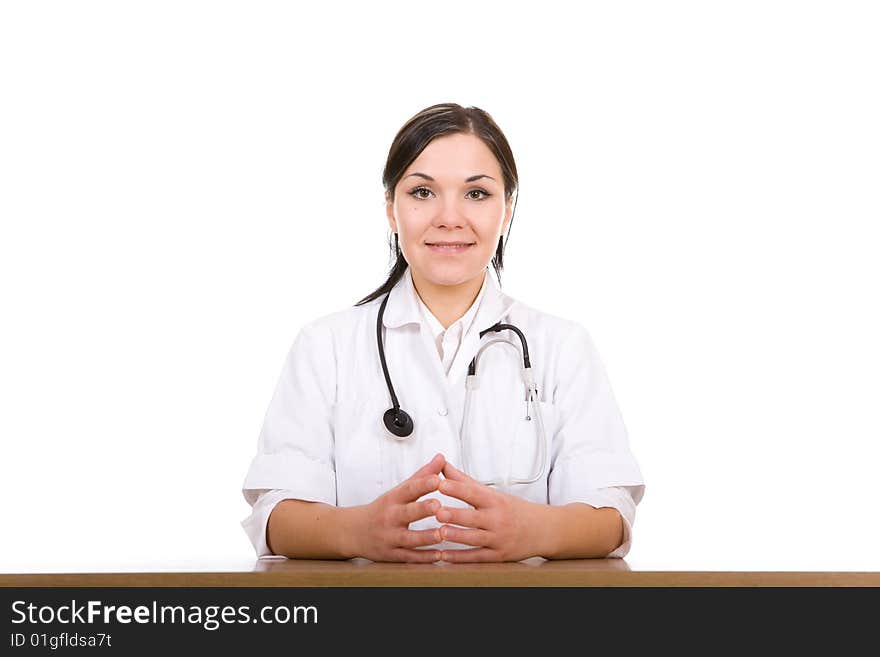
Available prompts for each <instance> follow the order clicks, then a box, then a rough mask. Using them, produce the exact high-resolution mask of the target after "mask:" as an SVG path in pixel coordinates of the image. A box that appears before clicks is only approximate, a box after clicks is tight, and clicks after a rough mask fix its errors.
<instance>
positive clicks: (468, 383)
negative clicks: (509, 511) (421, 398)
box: [376, 292, 547, 487]
mask: <svg viewBox="0 0 880 657" xmlns="http://www.w3.org/2000/svg"><path fill="white" fill-rule="evenodd" d="M390 296H391V293H390V292H389V293H388V294H386V295H385V298H384V299H383V300H382V303H381V305H380V306H379V312H378V313H377V316H376V340H377V343H378V348H379V360H380V362H381V364H382V374H383V375H384V377H385V383H386V385H387V386H388V392H389V393H390V395H391V403H392V407H391V408H389V409H388V410H387V411H385V413H384V415H383V416H382V420H383V422H384V424H385V428H386V429H387V430H388V433H389V434H390V436H391V437H392V438H393V439H395V440H398V441H400V440H405V439H407V438H409V436H410V435H412V432H413V429H414V422H413V420H412V418H411V417H410V416H409V415H408V414H407V413H406V411H404V410H403V409H401V408H400V402H399V401H398V399H397V394H396V393H395V392H394V386H393V385H392V383H391V375H390V374H389V373H388V363H387V362H386V360H385V345H384V343H383V340H382V317H383V315H384V314H385V306H386V304H387V303H388V299H389V297H390ZM504 330H510V331H513V332H514V333H516V334H517V336H518V337H519V339H520V342H521V343H522V357H523V368H522V378H523V383H524V384H525V386H526V404H527V408H528V404H529V403H532V405H533V407H534V412H535V418H536V420H537V422H538V434H539V435H540V440H539V452H540V454H539V457H540V466H539V468H538V471H537V473H536V474H535V475H534V476H532V477H529V478H527V479H522V478H511V471H512V470H511V468H512V454H511V453H509V454H508V467H507V476H506V477H505V478H503V479H491V480H488V481H481V482H480V483H483V484H485V485H487V486H498V487H510V486H512V485H516V484H532V483H534V482H536V481H538V480H539V479H541V478H542V477H543V476H544V474H545V472H546V470H547V434H546V432H545V427H544V416H543V414H542V413H541V404H540V401H539V400H538V388H537V386H536V385H535V380H534V375H533V374H532V367H531V362H530V360H529V346H528V342H527V341H526V337H525V335H523V332H522V331H520V330H519V328H517V327H516V326H514V325H513V324H502V323H497V324H494V325H492V326H490V327H489V328H487V329H484V330H483V331H480V339H482V338H483V336H484V335H486V334H487V333H490V332H495V333H497V332H499V331H504ZM498 343H502V344H507V345H510V346H511V347H513V348H514V349H515V348H516V346H515V345H514V344H513V343H512V342H509V341H507V340H504V339H501V338H498V339H495V340H491V341H489V342H487V343H485V344H484V345H482V346H481V347H480V349H479V351H478V352H477V353H476V355H475V356H474V357H473V359H472V360H471V362H470V365H469V366H468V375H467V377H466V379H465V388H466V391H465V402H464V412H463V414H462V426H461V430H460V432H459V440H460V441H461V458H462V469H463V470H464V472H469V471H470V470H469V467H468V466H469V451H470V442H471V441H470V438H469V437H468V436H467V428H466V427H467V420H468V418H469V417H470V407H471V391H472V390H473V389H475V388H476V387H478V385H479V378H478V376H477V362H478V361H479V358H480V356H481V355H482V354H483V352H484V351H485V350H486V349H487V348H489V347H490V346H492V345H494V344H498ZM526 419H527V420H528V419H530V416H528V415H527V417H526ZM511 452H512V450H511Z"/></svg>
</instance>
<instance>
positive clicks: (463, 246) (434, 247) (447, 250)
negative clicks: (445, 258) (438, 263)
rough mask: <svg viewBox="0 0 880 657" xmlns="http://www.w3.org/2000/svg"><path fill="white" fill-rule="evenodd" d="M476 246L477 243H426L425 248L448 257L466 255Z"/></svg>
mask: <svg viewBox="0 0 880 657" xmlns="http://www.w3.org/2000/svg"><path fill="white" fill-rule="evenodd" d="M475 244H476V242H425V246H427V247H428V248H429V249H431V251H434V252H435V253H442V254H446V255H454V254H457V253H464V252H465V251H467V250H468V249H469V248H471V247H472V246H474V245H475Z"/></svg>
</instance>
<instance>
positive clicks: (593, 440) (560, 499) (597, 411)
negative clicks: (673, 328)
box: [548, 324, 645, 557]
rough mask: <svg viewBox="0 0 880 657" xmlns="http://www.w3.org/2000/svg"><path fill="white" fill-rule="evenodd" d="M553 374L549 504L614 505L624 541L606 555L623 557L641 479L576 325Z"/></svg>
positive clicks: (606, 385) (592, 353)
mask: <svg viewBox="0 0 880 657" xmlns="http://www.w3.org/2000/svg"><path fill="white" fill-rule="evenodd" d="M557 372H558V376H557V379H556V380H557V383H556V388H555V389H554V391H553V402H554V405H555V407H556V409H557V417H558V424H557V429H556V435H555V437H554V441H553V448H552V456H551V462H552V466H551V467H552V469H551V471H550V475H549V483H548V498H549V502H550V504H556V505H563V504H569V503H572V502H584V503H586V504H589V505H591V506H594V507H597V508H599V507H613V508H615V509H617V510H618V511H619V512H620V515H621V517H622V518H623V524H624V540H623V543H621V545H620V546H618V547H617V548H616V549H615V550H614V551H613V552H611V553H610V554H609V555H608V557H623V556H624V555H626V554H627V553H628V552H629V549H630V546H631V544H632V528H633V525H634V523H635V509H636V506H637V505H638V503H639V502H640V501H641V499H642V497H643V496H644V493H645V482H644V480H643V478H642V473H641V470H640V469H639V465H638V463H637V461H636V459H635V457H634V456H633V454H632V452H631V451H630V447H629V439H628V436H627V431H626V426H625V425H624V423H623V418H622V417H621V415H620V411H619V409H618V406H617V402H616V400H615V398H614V394H613V392H612V390H611V384H610V382H609V380H608V376H607V374H606V372H605V367H604V365H603V363H602V361H601V359H600V357H599V354H598V352H597V351H596V348H595V346H594V345H593V341H592V338H591V337H590V335H589V333H588V332H587V330H586V329H585V328H583V327H582V326H580V325H577V324H576V325H575V326H574V328H573V329H572V331H571V332H570V333H569V335H568V336H567V337H566V339H565V340H564V341H563V343H562V346H561V350H560V357H559V359H558V370H557Z"/></svg>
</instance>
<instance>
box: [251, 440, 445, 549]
mask: <svg viewBox="0 0 880 657" xmlns="http://www.w3.org/2000/svg"><path fill="white" fill-rule="evenodd" d="M444 464H445V459H444V458H443V456H442V455H440V454H438V455H436V456H435V457H434V458H432V459H431V460H430V461H429V462H428V463H427V464H425V465H424V466H422V467H421V468H419V469H418V470H417V471H416V472H415V473H413V475H412V476H410V477H409V478H408V479H406V480H405V481H403V482H401V483H400V484H398V485H397V486H395V487H394V488H392V489H391V490H390V491H388V492H387V493H385V494H383V495H380V496H379V497H378V498H376V499H375V500H373V501H372V502H370V503H369V504H364V505H360V506H352V507H337V506H334V505H332V504H325V503H322V502H306V501H303V500H298V499H285V500H282V501H281V502H279V503H278V504H277V505H276V506H275V508H274V509H273V510H272V513H271V514H270V516H269V520H268V522H267V523H266V541H267V544H268V549H269V551H270V552H272V553H274V554H279V555H283V556H286V557H288V558H290V559H294V558H295V559H351V558H352V557H366V558H367V559H371V560H372V561H410V562H421V563H431V562H434V561H438V560H439V559H440V553H439V552H438V551H436V550H430V549H427V550H425V549H419V548H423V547H425V546H427V545H431V544H433V543H439V542H440V531H439V530H438V529H421V530H412V529H409V525H410V523H413V522H415V521H417V520H421V519H422V518H425V517H427V516H431V515H433V514H434V512H435V511H436V510H437V509H438V508H439V506H440V503H439V502H438V501H437V500H435V499H425V500H421V501H419V498H421V497H422V496H424V495H427V494H428V493H431V492H434V491H436V490H437V488H438V486H439V485H440V477H439V476H438V474H439V473H440V471H441V470H442V468H443V466H444Z"/></svg>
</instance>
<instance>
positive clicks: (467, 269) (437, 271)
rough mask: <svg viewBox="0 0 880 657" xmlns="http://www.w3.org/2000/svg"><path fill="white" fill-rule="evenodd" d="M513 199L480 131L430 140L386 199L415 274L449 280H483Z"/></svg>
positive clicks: (443, 281) (446, 282)
mask: <svg viewBox="0 0 880 657" xmlns="http://www.w3.org/2000/svg"><path fill="white" fill-rule="evenodd" d="M511 207H512V199H511V201H510V202H505V200H504V178H503V177H502V175H501V166H500V165H499V164H498V160H496V159H495V156H494V155H493V154H492V151H490V150H489V148H488V146H486V144H484V143H483V142H482V140H480V138H479V137H475V136H474V135H467V134H452V135H445V136H443V137H438V138H436V139H434V140H433V141H431V142H430V143H429V144H428V145H427V146H426V147H425V149H424V150H423V151H422V152H421V153H419V156H418V157H417V158H416V159H415V160H414V161H413V162H412V164H410V165H409V167H407V169H406V171H404V172H403V176H402V177H401V179H400V181H399V182H398V183H397V185H396V187H395V188H394V199H393V200H392V199H390V198H389V197H388V195H387V194H386V204H385V208H386V214H387V215H388V222H389V224H390V225H391V230H393V231H394V232H396V233H397V234H398V240H399V242H400V249H401V251H403V255H404V257H405V258H406V261H407V263H408V264H409V267H410V269H411V271H412V275H413V280H415V281H417V282H418V281H426V282H428V283H430V284H433V285H445V286H455V285H461V284H462V283H466V282H468V281H471V280H473V279H474V278H475V277H477V276H479V277H480V280H482V276H483V274H484V271H485V269H486V266H487V265H488V264H489V262H490V261H491V259H492V256H493V255H494V254H495V250H496V249H497V248H498V238H499V237H500V236H501V235H502V234H503V233H504V231H506V230H507V225H508V224H509V223H510V216H511ZM444 243H446V244H455V245H458V246H442V244H444Z"/></svg>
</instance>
